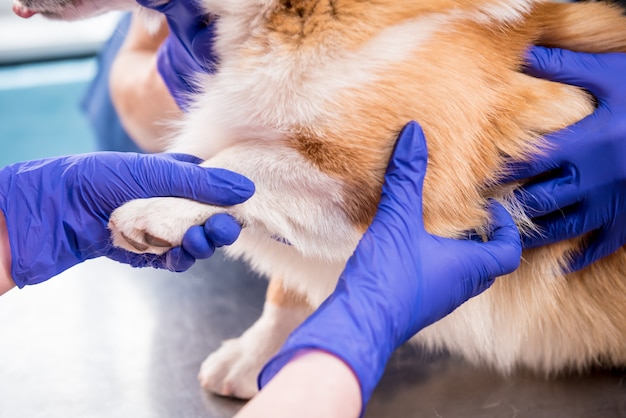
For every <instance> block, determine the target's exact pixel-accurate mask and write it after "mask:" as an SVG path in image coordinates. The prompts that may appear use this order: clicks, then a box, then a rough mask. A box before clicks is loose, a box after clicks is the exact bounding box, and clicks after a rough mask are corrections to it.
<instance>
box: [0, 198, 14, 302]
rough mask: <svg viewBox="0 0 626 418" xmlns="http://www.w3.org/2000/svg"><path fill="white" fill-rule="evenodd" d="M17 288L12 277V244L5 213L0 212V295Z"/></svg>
mask: <svg viewBox="0 0 626 418" xmlns="http://www.w3.org/2000/svg"><path fill="white" fill-rule="evenodd" d="M14 287H15V282H14V281H13V278H12V276H11V244H10V242H9V231H8V229H7V224H6V219H5V217H4V213H3V212H2V211H1V210H0V295H2V294H4V293H6V292H8V291H9V290H11V289H12V288H14Z"/></svg>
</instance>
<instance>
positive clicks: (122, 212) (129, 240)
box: [109, 197, 223, 254]
mask: <svg viewBox="0 0 626 418" xmlns="http://www.w3.org/2000/svg"><path fill="white" fill-rule="evenodd" d="M217 211H218V209H217V208H215V207H212V206H209V205H205V204H202V203H198V202H195V201H192V200H187V199H179V198H173V197H163V198H161V197H160V198H151V199H139V200H133V201H130V202H128V203H126V204H124V205H123V206H121V207H119V208H118V209H116V210H115V211H114V212H113V213H112V215H111V219H110V220H109V229H110V230H111V236H112V239H113V245H115V246H117V247H120V248H123V249H125V250H128V251H132V252H135V253H151V254H163V253H164V252H166V251H167V250H169V249H170V248H172V247H175V246H178V245H180V243H181V242H182V239H183V235H184V234H185V232H187V230H188V229H189V228H190V227H192V226H194V225H201V224H202V223H204V221H205V220H206V219H208V218H209V216H211V215H212V214H214V213H217ZM222 211H223V209H222Z"/></svg>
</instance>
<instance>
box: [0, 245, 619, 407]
mask: <svg viewBox="0 0 626 418" xmlns="http://www.w3.org/2000/svg"><path fill="white" fill-rule="evenodd" d="M265 287H266V282H265V280H262V279H259V278H258V277H256V276H255V275H254V274H251V273H250V272H249V271H248V270H247V269H246V267H245V266H243V265H242V264H239V263H235V262H230V261H226V260H224V259H223V258H221V255H220V254H219V253H218V255H216V256H214V257H213V258H212V259H210V260H207V261H203V262H199V263H197V264H196V266H194V267H193V268H192V269H191V270H189V271H188V272H186V273H183V274H180V275H176V274H174V273H169V272H164V271H155V270H150V269H141V270H136V269H131V268H130V267H127V266H124V265H121V264H117V263H115V262H112V261H109V260H92V261H89V262H87V263H84V264H83V265H80V266H76V267H74V268H72V269H70V270H69V271H67V272H65V273H63V274H62V275H60V276H59V277H57V278H55V279H54V280H51V281H49V282H46V283H43V284H41V285H38V286H31V287H30V288H27V289H24V290H13V291H11V292H9V293H8V294H7V295H5V296H3V297H2V298H0V324H1V325H0V326H1V329H2V331H1V332H2V336H1V337H0V417H10V418H21V417H29V418H30V417H70V418H73V417H81V418H82V417H85V418H92V417H93V418H98V417H132V418H144V417H145V418H161V417H163V418H165V417H167V418H174V417H209V418H222V417H231V416H233V415H234V414H235V413H236V412H237V411H238V410H239V408H241V406H242V403H241V402H239V401H235V400H231V399H226V398H220V397H217V396H211V395H207V394H205V393H204V392H203V391H202V389H201V388H200V386H199V384H198V383H197V380H196V374H197V372H198V369H199V366H200V363H201V362H202V361H203V360H204V358H205V357H206V355H207V354H208V353H209V352H210V351H212V350H214V349H216V348H217V347H218V346H219V344H220V342H221V341H222V340H223V339H226V338H231V337H235V336H238V335H239V334H240V333H241V332H242V331H244V330H245V328H246V327H248V326H249V325H250V324H252V322H254V320H255V319H256V318H257V316H258V315H259V314H260V312H261V307H262V304H263V296H264V291H265ZM625 380H626V370H598V371H593V372H590V373H588V374H585V375H582V376H580V375H574V376H564V377H558V378H553V379H550V380H546V379H543V378H540V377H535V376H532V375H524V374H520V375H516V376H514V377H509V378H505V377H502V376H499V375H497V374H495V373H492V372H490V371H488V370H482V369H480V368H475V367H472V366H470V365H467V364H465V363H464V362H463V361H461V360H458V359H455V358H452V357H450V356H447V355H438V356H432V355H426V354H424V353H422V352H420V351H419V350H417V349H416V348H413V347H404V348H402V349H401V350H399V351H398V352H397V353H396V354H395V355H394V357H393V358H392V360H391V362H390V363H389V367H388V368H387V372H386V374H385V376H384V377H383V380H382V382H381V384H380V385H379V387H378V389H377V391H376V392H375V394H374V396H373V399H372V401H371V403H370V406H369V408H368V411H367V413H366V417H369V418H387V417H401V418H410V417H498V418H501V417H533V418H536V417H550V418H557V417H568V418H573V417H585V418H588V417H621V416H623V417H626V381H625Z"/></svg>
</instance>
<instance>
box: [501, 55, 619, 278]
mask: <svg viewBox="0 0 626 418" xmlns="http://www.w3.org/2000/svg"><path fill="white" fill-rule="evenodd" d="M528 73H529V74H531V75H534V76H537V77H541V78H547V79H550V80H554V81H559V82H563V83H567V84H572V85H575V86H579V87H583V88H585V89H587V90H588V91H589V92H590V93H591V94H593V95H594V96H595V98H596V100H597V102H598V107H597V109H596V111H595V112H594V113H593V114H592V115H590V116H588V117H586V118H585V119H583V120H582V121H580V122H578V123H576V124H574V125H572V126H570V127H568V128H566V129H563V130H562V131H560V132H557V133H555V134H553V135H550V136H548V141H549V143H550V144H551V146H552V147H551V148H550V149H547V150H546V155H545V156H538V157H535V158H534V159H533V161H531V162H530V163H516V164H513V165H512V169H513V170H512V171H513V172H514V173H515V174H514V175H513V176H512V178H513V179H516V180H522V179H528V178H531V177H534V176H538V175H541V176H540V177H537V179H534V180H533V181H531V182H530V183H529V184H527V185H525V187H524V188H523V189H522V190H521V192H520V193H519V195H518V197H519V198H520V200H521V201H522V202H523V203H524V205H526V206H527V208H528V212H529V215H530V216H531V217H533V221H534V222H535V223H536V224H537V225H538V226H539V227H540V228H541V230H542V231H543V234H542V235H540V236H538V235H535V236H526V237H524V238H523V243H524V247H525V248H532V247H537V246H541V245H545V244H550V243H554V242H557V241H561V240H565V239H569V238H573V237H577V236H581V235H583V234H586V233H589V232H593V233H592V234H591V235H590V236H589V237H588V238H589V239H588V241H587V242H586V247H585V248H584V250H583V251H582V253H581V254H578V255H575V258H574V259H573V260H572V262H571V265H570V267H571V270H572V271H576V270H579V269H582V268H583V267H585V266H587V265H589V264H591V263H592V262H594V261H596V260H598V259H600V258H602V257H605V256H607V255H609V254H611V253H613V252H615V251H616V250H617V249H619V248H620V247H621V246H623V245H624V244H625V243H626V164H624V159H625V158H626V83H625V81H626V78H625V76H624V75H625V74H626V54H623V53H612V54H586V53H576V52H571V51H567V50H561V49H548V48H540V47H535V48H533V49H531V50H530V53H529V54H528Z"/></svg>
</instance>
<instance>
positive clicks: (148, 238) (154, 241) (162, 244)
mask: <svg viewBox="0 0 626 418" xmlns="http://www.w3.org/2000/svg"><path fill="white" fill-rule="evenodd" d="M143 238H144V240H145V242H146V243H147V244H148V245H150V246H151V247H157V248H168V247H172V246H173V245H172V243H171V242H169V241H166V240H164V239H162V238H158V237H155V236H153V235H150V234H148V233H147V232H146V233H145V234H144V236H143Z"/></svg>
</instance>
